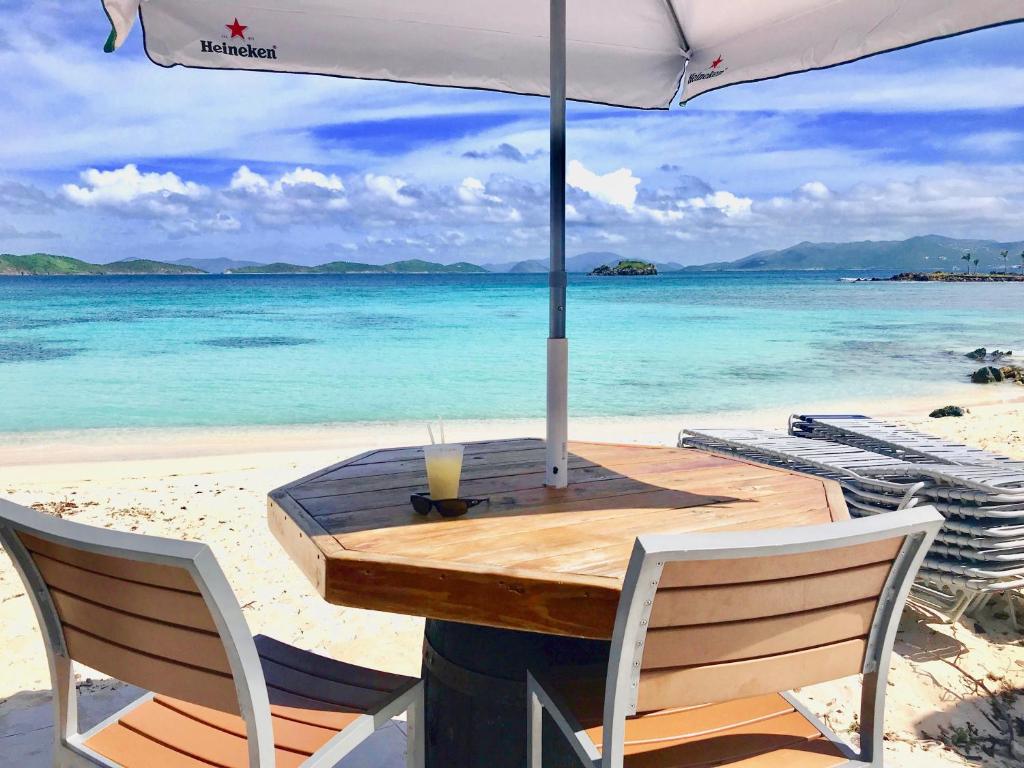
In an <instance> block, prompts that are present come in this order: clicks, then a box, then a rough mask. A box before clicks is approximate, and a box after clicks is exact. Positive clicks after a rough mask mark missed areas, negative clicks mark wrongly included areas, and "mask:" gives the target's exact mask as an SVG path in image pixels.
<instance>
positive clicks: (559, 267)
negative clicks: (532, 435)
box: [544, 0, 569, 488]
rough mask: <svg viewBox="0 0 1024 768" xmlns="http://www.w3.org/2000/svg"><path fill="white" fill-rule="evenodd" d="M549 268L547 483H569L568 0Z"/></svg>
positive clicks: (554, 119) (556, 95)
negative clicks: (567, 297)
mask: <svg viewBox="0 0 1024 768" xmlns="http://www.w3.org/2000/svg"><path fill="white" fill-rule="evenodd" d="M549 35H550V37H549V41H550V42H549V46H550V57H551V83H550V89H551V100H550V102H549V106H550V110H551V266H550V273H549V277H548V284H549V290H550V307H549V315H550V329H549V332H548V369H547V370H548V399H547V443H546V445H547V448H546V452H547V468H546V471H545V478H544V483H545V485H550V486H553V487H555V488H565V486H566V485H567V484H568V480H569V478H568V472H567V464H568V461H569V451H568V445H567V443H568V439H569V404H568V400H569V381H568V378H569V342H568V340H567V339H566V338H565V283H566V278H565V48H566V45H565V0H551V28H550V32H549Z"/></svg>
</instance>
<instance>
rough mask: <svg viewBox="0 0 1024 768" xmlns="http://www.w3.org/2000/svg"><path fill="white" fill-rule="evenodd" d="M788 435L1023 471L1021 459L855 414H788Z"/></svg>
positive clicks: (929, 460) (915, 458)
mask: <svg viewBox="0 0 1024 768" xmlns="http://www.w3.org/2000/svg"><path fill="white" fill-rule="evenodd" d="M789 434H791V435H795V436H797V437H810V438H813V439H818V440H831V441H832V442H836V443H843V444H845V445H855V446H858V447H860V448H866V449H867V450H869V451H874V452H875V453H883V454H886V455H887V456H895V457H897V458H901V459H904V460H905V461H910V462H915V463H923V464H936V463H937V464H961V465H973V464H982V465H985V464H997V465H1003V466H1006V465H1014V466H1018V467H1019V468H1020V469H1021V470H1024V462H1021V461H1015V460H1014V459H1011V458H1010V457H1009V456H1003V455H1001V454H998V453H992V452H990V451H985V450H982V449H981V448H975V447H973V446H969V445H963V444H962V443H952V442H949V441H947V440H944V439H942V438H941V437H936V436H935V435H929V434H926V433H924V432H918V431H917V430H916V429H911V428H909V427H904V426H902V425H900V424H893V423H892V422H888V421H882V420H881V419H873V418H871V417H870V416H862V415H858V414H844V415H831V414H830V415H824V414H823V415H812V414H806V415H805V414H793V415H792V416H790V417H789Z"/></svg>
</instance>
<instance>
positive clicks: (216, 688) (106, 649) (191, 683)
mask: <svg viewBox="0 0 1024 768" xmlns="http://www.w3.org/2000/svg"><path fill="white" fill-rule="evenodd" d="M64 640H65V642H66V643H67V646H68V652H69V653H70V654H71V658H73V659H74V660H75V661H77V662H80V663H82V664H85V665H86V666H87V667H91V668H92V669H95V670H98V671H100V672H103V673H104V674H107V675H110V676H111V677H115V678H117V679H118V680H122V681H124V682H126V683H131V684H132V685H137V686H139V687H140V688H145V689H147V690H150V691H155V692H157V693H166V694H167V695H168V696H174V697H175V698H178V699H186V700H188V701H194V702H196V703H197V704H202V705H203V706H206V707H213V708H214V709H219V710H221V711H222V712H230V713H231V714H235V715H237V714H240V712H239V709H238V694H237V692H236V691H235V683H234V679H233V678H232V677H231V676H230V675H224V674H221V673H219V672H215V671H213V670H209V669H201V668H198V667H192V666H187V665H184V664H182V663H181V662H178V661H174V660H172V659H166V658H162V657H159V656H149V655H147V654H144V653H140V652H139V651H136V650H134V649H132V648H126V647H125V646H123V645H115V644H114V643H111V642H108V641H106V640H104V639H103V638H100V637H96V636H94V635H89V634H86V633H85V632H82V631H81V630H78V629H75V628H74V627H71V626H67V625H65V626H64Z"/></svg>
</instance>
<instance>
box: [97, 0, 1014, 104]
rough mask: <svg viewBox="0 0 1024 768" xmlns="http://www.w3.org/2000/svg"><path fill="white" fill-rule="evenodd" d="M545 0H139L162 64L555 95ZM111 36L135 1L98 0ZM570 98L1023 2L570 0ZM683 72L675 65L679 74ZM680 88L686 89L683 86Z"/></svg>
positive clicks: (841, 49) (726, 80) (713, 79)
mask: <svg viewBox="0 0 1024 768" xmlns="http://www.w3.org/2000/svg"><path fill="white" fill-rule="evenodd" d="M549 4H550V0H516V2H508V1H507V0H265V1H264V2H246V1H245V0H225V2H217V3H201V2H196V0H144V1H143V2H141V16H142V21H143V25H144V32H145V38H146V39H145V42H146V51H147V52H148V54H149V56H150V58H151V59H152V60H153V61H154V62H155V63H157V64H160V65H161V66H165V67H170V66H174V65H176V64H180V65H184V66H190V67H204V68H213V69H253V70H270V71H275V72H304V73H315V74H322V75H335V76H338V77H353V78H363V79H370V80H392V81H400V82H407V83H422V84H428V85H442V86H458V87H465V88H486V89H490V90H495V91H505V92H509V93H527V94H537V95H543V96H547V95H549V73H548V38H549V32H548V30H549ZM104 5H105V6H106V9H107V13H108V15H109V16H110V20H111V23H112V26H113V28H114V32H113V34H112V39H111V41H110V45H111V47H117V46H119V45H120V44H121V43H122V42H123V41H124V39H125V37H126V36H127V34H128V31H129V29H130V28H131V26H132V23H133V22H134V19H135V17H136V13H137V11H138V10H139V9H140V0H104ZM566 16H567V18H566V26H567V29H568V35H567V57H568V77H567V82H566V95H567V97H568V98H569V99H573V100H578V101H590V102H599V103H603V104H613V105H616V106H623V107H639V108H666V107H668V106H669V104H670V103H671V102H672V100H673V97H674V96H675V95H676V94H677V93H679V94H680V96H681V98H682V100H684V101H685V100H687V99H692V98H693V97H695V96H698V95H700V94H701V93H705V92H707V91H710V90H714V89H717V88H721V87H723V86H726V85H733V84H735V83H741V82H750V81H753V80H763V79H766V78H771V77H777V76H779V75H783V74H787V73H791V72H801V71H805V70H810V69H820V68H823V67H830V66H834V65H836V64H841V63H843V62H848V61H852V60H854V59H859V58H863V57H865V56H870V55H872V54H875V53H879V52H882V51H889V50H893V49H896V48H903V47H906V46H909V45H914V44H915V43H920V42H923V41H926V40H932V39H936V38H940V37H946V36H949V35H955V34H958V33H961V32H966V31H969V30H972V29H979V28H981V27H986V26H992V25H996V24H1000V23H1005V22H1010V21H1016V20H1020V19H1022V18H1024V3H1022V2H1021V0H973V1H971V2H966V1H965V0H628V2H624V1H623V0H569V2H568V3H567V9H566ZM684 70H685V78H684ZM684 79H685V82H684V83H683V89H682V91H681V93H680V83H681V81H683V80H684Z"/></svg>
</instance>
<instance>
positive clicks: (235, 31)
mask: <svg viewBox="0 0 1024 768" xmlns="http://www.w3.org/2000/svg"><path fill="white" fill-rule="evenodd" d="M224 26H225V27H227V29H228V31H229V32H231V37H232V38H236V37H240V38H242V39H243V40H245V35H244V34H243V33H244V32H245V30H247V29H248V28H249V27H247V26H246V25H245V24H239V23H238V18H237V17H235V23H234V24H225V25H224Z"/></svg>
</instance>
